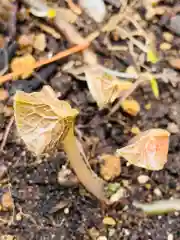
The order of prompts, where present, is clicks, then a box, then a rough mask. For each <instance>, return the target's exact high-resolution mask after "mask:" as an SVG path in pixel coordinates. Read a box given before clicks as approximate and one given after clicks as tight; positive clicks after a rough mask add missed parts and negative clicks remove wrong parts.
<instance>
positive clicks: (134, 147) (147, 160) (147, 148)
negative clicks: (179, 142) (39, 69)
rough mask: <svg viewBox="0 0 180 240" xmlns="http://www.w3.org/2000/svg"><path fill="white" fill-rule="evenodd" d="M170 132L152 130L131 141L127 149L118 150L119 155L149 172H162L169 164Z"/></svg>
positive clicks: (158, 129)
mask: <svg viewBox="0 0 180 240" xmlns="http://www.w3.org/2000/svg"><path fill="white" fill-rule="evenodd" d="M169 135H170V134H169V132H168V131H166V130H164V129H160V128H157V129H150V130H147V131H145V132H142V133H140V134H139V135H138V136H136V137H134V138H132V139H131V141H130V142H129V144H128V145H127V146H126V147H123V148H120V149H118V150H117V155H118V156H121V157H124V158H125V159H126V160H127V161H128V162H129V163H131V164H133V165H135V166H138V167H142V168H146V169H149V170H161V169H163V167H164V164H165V163H166V162H167V154H168V147H169Z"/></svg>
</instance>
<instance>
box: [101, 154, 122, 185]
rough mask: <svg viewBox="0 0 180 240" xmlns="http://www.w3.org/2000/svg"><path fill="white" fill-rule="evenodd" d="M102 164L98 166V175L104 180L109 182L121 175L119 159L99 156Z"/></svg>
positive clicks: (111, 156)
mask: <svg viewBox="0 0 180 240" xmlns="http://www.w3.org/2000/svg"><path fill="white" fill-rule="evenodd" d="M100 159H101V160H103V163H102V164H101V166H100V174H101V176H102V177H103V178H104V180H106V181H109V180H113V179H114V178H116V177H118V176H119V175H120V173H121V164H120V158H119V157H116V156H114V155H110V154H103V155H101V156H100Z"/></svg>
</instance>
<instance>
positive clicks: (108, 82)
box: [85, 65, 132, 108]
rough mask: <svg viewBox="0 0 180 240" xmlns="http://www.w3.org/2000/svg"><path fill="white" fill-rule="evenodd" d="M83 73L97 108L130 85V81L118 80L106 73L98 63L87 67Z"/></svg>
mask: <svg viewBox="0 0 180 240" xmlns="http://www.w3.org/2000/svg"><path fill="white" fill-rule="evenodd" d="M85 75H86V81H87V84H88V88H89V90H90V92H91V94H92V96H93V98H94V99H95V100H96V102H97V104H98V106H99V108H103V107H105V106H106V105H107V104H109V103H113V102H114V101H115V100H116V99H117V98H118V97H120V96H121V95H122V94H123V92H125V91H126V90H128V89H129V88H130V87H131V86H132V83H131V82H128V81H123V80H119V79H118V78H117V77H115V76H113V75H110V74H107V73H106V72H105V71H104V70H103V69H102V68H101V67H100V66H98V65H94V66H90V67H89V68H87V69H86V70H85Z"/></svg>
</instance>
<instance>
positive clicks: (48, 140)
mask: <svg viewBox="0 0 180 240" xmlns="http://www.w3.org/2000/svg"><path fill="white" fill-rule="evenodd" d="M14 114H15V122H16V126H17V130H18V133H19V135H20V137H21V138H22V139H23V140H24V142H25V144H26V146H27V148H28V149H29V150H30V151H32V152H33V153H34V154H36V155H37V156H38V155H40V154H42V153H52V152H53V151H54V150H55V149H56V148H57V149H58V148H59V146H60V144H62V145H63V148H64V151H65V152H66V154H67V156H68V159H69V162H70V165H71V167H72V168H73V170H74V172H75V173H76V175H77V177H78V178H79V180H80V182H81V183H82V184H83V185H84V186H85V187H86V189H87V190H88V191H89V192H91V193H92V194H93V195H94V196H96V197H97V198H98V199H100V200H101V201H103V202H105V203H108V200H107V199H106V197H105V194H104V191H103V187H104V183H103V180H102V179H101V178H99V177H98V176H97V175H96V174H95V173H94V172H93V171H92V169H91V167H90V165H89V164H88V163H87V162H85V161H84V160H83V158H82V156H81V154H80V151H79V148H78V145H77V141H76V138H75V136H74V121H75V117H76V116H77V115H78V111H77V110H76V109H73V108H71V106H70V105H69V104H68V103H67V102H66V101H60V100H58V99H57V98H56V95H55V93H54V91H53V90H52V88H51V87H49V86H45V87H43V89H42V90H41V91H40V92H34V93H25V92H23V91H17V92H16V94H15V97H14Z"/></svg>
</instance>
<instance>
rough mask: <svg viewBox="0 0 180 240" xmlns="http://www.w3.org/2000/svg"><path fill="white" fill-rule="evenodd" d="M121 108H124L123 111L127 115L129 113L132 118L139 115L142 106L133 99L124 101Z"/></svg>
mask: <svg viewBox="0 0 180 240" xmlns="http://www.w3.org/2000/svg"><path fill="white" fill-rule="evenodd" d="M121 107H122V109H123V110H124V111H125V112H126V113H128V114H129V115H131V116H136V115H137V114H138V113H139V111H140V105H139V103H138V102H137V101H136V100H134V99H131V100H128V99H126V100H124V101H123V102H122V103H121Z"/></svg>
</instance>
